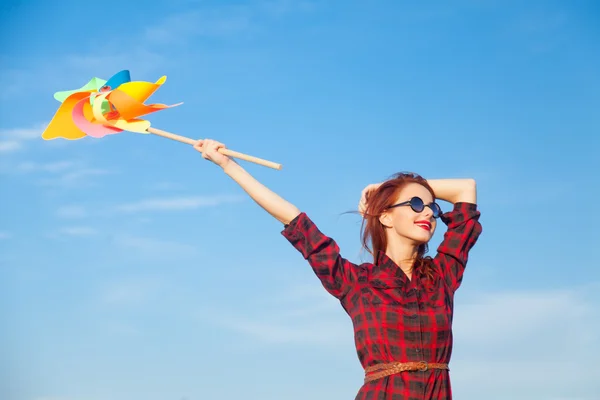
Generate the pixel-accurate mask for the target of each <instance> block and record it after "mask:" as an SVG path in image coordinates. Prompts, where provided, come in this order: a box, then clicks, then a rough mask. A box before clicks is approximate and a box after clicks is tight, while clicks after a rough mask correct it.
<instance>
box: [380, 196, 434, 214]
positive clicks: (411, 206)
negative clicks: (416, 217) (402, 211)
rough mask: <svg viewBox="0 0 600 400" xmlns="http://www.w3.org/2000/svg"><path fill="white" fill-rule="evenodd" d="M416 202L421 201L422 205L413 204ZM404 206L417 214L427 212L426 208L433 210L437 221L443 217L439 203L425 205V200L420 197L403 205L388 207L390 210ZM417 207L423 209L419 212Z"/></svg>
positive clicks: (413, 198) (404, 202)
mask: <svg viewBox="0 0 600 400" xmlns="http://www.w3.org/2000/svg"><path fill="white" fill-rule="evenodd" d="M414 201H419V202H420V203H421V204H420V205H415V204H413V202H414ZM402 206H410V208H411V209H412V210H413V211H414V212H416V213H420V212H423V210H425V207H429V208H430V209H431V211H432V212H433V218H436V219H437V218H439V217H441V216H442V208H441V207H440V205H439V204H438V203H436V202H435V201H434V202H432V203H430V204H425V202H424V201H423V199H422V198H420V197H418V196H415V197H412V198H411V199H410V200H407V201H403V202H402V203H398V204H394V205H391V206H389V207H388V209H390V208H395V207H402ZM417 207H419V208H421V209H420V210H419V209H418V208H417ZM436 209H437V210H436ZM436 211H437V216H436V215H435V214H436Z"/></svg>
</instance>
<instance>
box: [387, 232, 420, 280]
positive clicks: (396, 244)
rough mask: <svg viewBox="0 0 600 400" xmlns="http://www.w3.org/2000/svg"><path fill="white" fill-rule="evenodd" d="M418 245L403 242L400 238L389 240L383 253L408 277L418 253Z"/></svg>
mask: <svg viewBox="0 0 600 400" xmlns="http://www.w3.org/2000/svg"><path fill="white" fill-rule="evenodd" d="M417 250H418V246H416V245H414V244H412V243H403V242H401V241H400V240H397V241H389V242H388V245H387V248H386V250H385V254H386V255H387V256H388V257H389V258H390V259H391V260H392V261H393V262H394V263H396V265H398V266H399V267H400V269H401V270H402V271H404V273H405V274H406V275H407V276H408V277H410V276H411V275H412V269H413V264H414V261H415V259H416V258H417V255H418V251H417Z"/></svg>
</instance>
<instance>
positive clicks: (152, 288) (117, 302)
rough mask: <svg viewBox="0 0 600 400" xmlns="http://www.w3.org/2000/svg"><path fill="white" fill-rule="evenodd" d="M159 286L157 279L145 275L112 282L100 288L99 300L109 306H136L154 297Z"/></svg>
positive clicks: (159, 288) (160, 285)
mask: <svg viewBox="0 0 600 400" xmlns="http://www.w3.org/2000/svg"><path fill="white" fill-rule="evenodd" d="M161 288H162V284H161V282H160V281H159V280H158V279H153V278H147V277H143V278H137V279H130V280H127V281H121V282H114V283H111V284H109V285H108V286H106V287H104V288H103V289H102V293H101V294H100V302H101V303H103V304H105V305H110V306H131V305H136V306H138V305H142V304H144V303H146V302H148V301H149V300H151V299H152V298H153V297H155V296H156V295H157V294H158V293H159V291H160V290H161Z"/></svg>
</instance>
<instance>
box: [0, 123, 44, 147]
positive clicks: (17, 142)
mask: <svg viewBox="0 0 600 400" xmlns="http://www.w3.org/2000/svg"><path fill="white" fill-rule="evenodd" d="M46 126H47V124H45V123H44V124H37V125H33V126H30V127H28V128H13V129H2V130H0V153H13V152H15V151H18V150H21V149H23V148H24V142H26V141H29V140H33V139H41V136H42V132H43V131H44V129H46Z"/></svg>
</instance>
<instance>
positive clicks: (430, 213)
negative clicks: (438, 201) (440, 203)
mask: <svg viewBox="0 0 600 400" xmlns="http://www.w3.org/2000/svg"><path fill="white" fill-rule="evenodd" d="M421 214H423V216H424V217H427V218H428V219H431V217H433V210H432V209H431V207H429V206H425V209H423V211H421Z"/></svg>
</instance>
